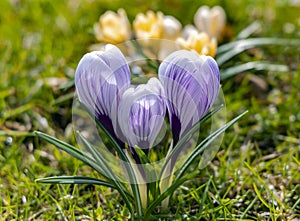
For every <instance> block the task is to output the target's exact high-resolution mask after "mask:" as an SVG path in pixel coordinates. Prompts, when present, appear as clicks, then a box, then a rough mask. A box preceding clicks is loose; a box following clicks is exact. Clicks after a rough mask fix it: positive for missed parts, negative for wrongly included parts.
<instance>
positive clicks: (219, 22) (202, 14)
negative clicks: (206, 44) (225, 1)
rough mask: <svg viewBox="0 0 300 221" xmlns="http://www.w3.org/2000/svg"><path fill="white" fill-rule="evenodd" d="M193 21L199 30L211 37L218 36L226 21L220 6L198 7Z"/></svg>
mask: <svg viewBox="0 0 300 221" xmlns="http://www.w3.org/2000/svg"><path fill="white" fill-rule="evenodd" d="M194 23H195V25H196V27H197V28H198V29H199V31H202V32H205V33H207V34H208V35H209V37H211V38H217V39H218V38H219V37H220V34H221V32H222V30H223V29H224V26H225V23H226V14H225V11H224V9H223V8H222V7H221V6H214V7H213V8H211V9H210V8H209V7H208V6H202V7H200V8H199V9H198V10H197V12H196V14H195V16H194Z"/></svg>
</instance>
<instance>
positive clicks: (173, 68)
mask: <svg viewBox="0 0 300 221" xmlns="http://www.w3.org/2000/svg"><path fill="white" fill-rule="evenodd" d="M158 75H159V79H160V81H161V82H162V85H163V87H164V90H165V96H166V99H167V101H166V102H167V108H168V111H169V118H170V124H171V129H172V134H173V141H174V145H175V144H176V143H177V142H178V140H179V139H180V137H181V136H182V135H183V134H184V133H185V132H187V131H188V129H190V128H191V127H192V126H193V125H194V124H195V123H197V122H198V121H199V120H200V119H201V117H202V116H203V115H204V114H205V113H206V112H207V111H208V110H209V109H210V108H211V106H212V105H213V103H214V101H215V99H216V97H217V95H218V93H219V87H220V73H219V68H218V65H217V63H216V62H215V60H214V59H213V58H211V57H209V56H205V55H200V56H199V55H198V54H197V53H196V52H193V51H186V50H180V51H176V52H174V53H172V54H171V55H169V56H168V57H167V58H166V59H165V60H164V61H163V62H162V64H161V65H160V67H159V70H158Z"/></svg>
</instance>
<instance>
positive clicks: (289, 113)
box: [0, 0, 300, 221]
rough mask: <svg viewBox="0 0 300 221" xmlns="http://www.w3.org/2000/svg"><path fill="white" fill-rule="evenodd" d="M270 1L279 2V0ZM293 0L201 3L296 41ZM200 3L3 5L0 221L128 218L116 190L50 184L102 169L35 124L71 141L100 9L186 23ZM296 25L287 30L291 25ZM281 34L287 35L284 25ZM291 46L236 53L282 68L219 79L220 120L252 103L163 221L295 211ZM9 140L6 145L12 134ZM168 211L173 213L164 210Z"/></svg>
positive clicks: (288, 215)
mask: <svg viewBox="0 0 300 221" xmlns="http://www.w3.org/2000/svg"><path fill="white" fill-rule="evenodd" d="M276 2H277V4H276ZM288 2H291V1H275V0H274V1H259V0H257V1H250V0H249V1H229V0H225V1H216V0H215V1H209V5H214V4H221V5H222V6H223V7H224V8H225V10H226V13H227V16H228V26H229V27H228V29H229V30H231V32H232V34H231V35H228V37H227V38H228V40H229V39H230V40H234V36H236V35H237V34H238V33H239V32H240V31H241V30H243V29H244V28H245V27H246V26H248V25H249V24H251V23H252V22H253V21H254V20H255V19H256V20H258V21H260V22H261V23H262V28H261V29H260V30H258V32H257V33H255V37H282V38H299V34H300V21H299V13H298V11H299V10H300V6H291V5H289V4H288ZM203 3H204V1H192V0H188V1H179V0H168V1H163V2H161V1H158V0H156V1H151V2H150V3H144V4H142V3H141V1H126V4H124V1H119V0H117V1H112V2H110V1H105V0H101V1H88V0H85V1H77V0H76V1H72V0H70V1H58V0H53V1H52V0H41V1H26V0H23V1H22V0H19V1H8V0H3V1H0V79H1V81H0V219H1V220H93V219H95V220H124V219H126V218H128V217H129V211H128V210H127V209H126V207H125V205H124V202H123V201H122V200H121V198H120V196H119V195H118V193H117V192H116V191H115V190H112V189H110V188H106V187H98V186H91V185H46V184H39V183H35V179H37V178H41V177H47V176H54V175H85V176H92V177H96V178H99V175H98V174H96V173H95V172H93V171H92V170H91V169H90V168H88V167H86V166H84V165H82V163H80V162H79V161H77V160H74V159H72V158H70V157H69V156H68V155H66V154H65V153H63V152H61V151H59V150H57V149H56V148H55V147H53V146H52V145H50V144H48V143H45V142H43V141H42V140H39V139H38V138H37V137H34V136H33V134H32V132H33V131H34V130H40V131H43V132H46V133H49V134H51V135H53V136H56V137H58V138H60V139H62V140H64V141H65V142H70V143H72V144H75V138H74V136H73V134H72V132H70V128H71V123H72V122H71V120H72V119H71V114H72V113H71V106H72V99H69V98H70V97H68V96H72V94H73V88H72V87H71V88H69V87H67V82H69V81H72V79H73V78H74V71H75V68H76V66H77V63H78V61H79V59H80V58H81V57H82V55H83V54H84V53H86V52H87V51H88V47H89V46H90V45H91V44H93V43H97V42H96V40H95V38H94V36H93V30H92V27H93V24H94V22H96V21H97V20H98V17H99V16H100V14H101V13H103V12H104V11H105V10H108V9H113V10H115V9H117V8H119V7H123V8H125V10H126V11H127V13H128V16H129V19H130V20H131V21H132V20H133V19H134V17H135V15H136V14H137V13H138V12H140V11H142V12H145V11H146V10H148V9H153V10H161V11H163V12H164V13H165V14H171V15H175V16H176V17H177V18H178V19H180V20H181V21H182V22H183V23H184V24H187V23H189V22H192V17H193V14H194V12H195V11H196V10H197V8H198V6H200V5H201V4H203ZM291 25H292V27H294V29H291V31H289V30H287V29H288V27H291ZM286 30H287V31H286ZM299 54H300V46H299V47H288V46H273V47H271V46H264V47H260V48H256V49H250V50H247V51H246V52H244V53H242V54H240V55H238V56H236V57H234V58H233V59H232V60H231V61H230V62H228V63H227V64H226V65H225V67H227V66H228V67H229V66H232V65H234V64H235V65H236V64H242V63H245V62H249V61H269V62H274V63H284V64H287V65H288V67H289V68H290V70H289V71H288V72H284V73H280V72H276V71H269V72H267V71H247V72H244V73H240V74H238V75H237V76H235V77H232V78H229V79H226V80H225V81H223V82H222V87H223V92H224V94H225V99H226V105H227V115H228V119H231V118H233V117H234V116H237V115H238V114H239V113H242V112H243V111H244V110H249V113H248V114H247V116H246V117H245V118H243V119H242V120H240V121H239V122H238V123H236V124H235V125H234V126H233V127H232V128H231V129H229V130H228V131H227V132H226V133H225V137H224V140H223V144H222V146H221V148H220V151H219V152H218V154H217V156H216V157H215V158H214V160H213V161H212V162H211V163H210V164H209V165H208V166H207V167H206V168H205V169H203V170H199V176H198V178H196V179H194V180H192V181H189V182H186V183H184V184H183V185H182V186H181V187H180V188H179V189H178V191H176V192H175V194H174V199H173V201H172V202H173V203H172V205H173V206H171V208H170V211H167V212H166V214H165V216H163V215H161V219H162V220H169V219H168V218H169V217H173V218H174V219H177V220H200V218H201V220H272V221H273V220H293V219H294V220H297V218H298V219H299V218H300V198H299V196H300V173H299V171H300V156H299V155H300V147H299V131H300V112H299V104H300V97H299V95H298V94H299V91H300V84H299V82H300V65H299V58H300V57H299ZM11 138H12V142H10V139H11ZM170 219H171V218H170Z"/></svg>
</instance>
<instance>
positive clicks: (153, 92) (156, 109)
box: [118, 78, 166, 153]
mask: <svg viewBox="0 0 300 221" xmlns="http://www.w3.org/2000/svg"><path fill="white" fill-rule="evenodd" d="M163 96H164V92H163V88H162V85H161V83H160V81H159V80H158V79H157V78H151V79H150V80H149V81H148V83H147V84H141V85H139V86H137V87H136V88H133V87H131V88H129V89H127V90H126V91H125V92H124V94H123V95H122V97H121V101H120V105H119V109H118V123H119V127H120V129H121V131H122V135H121V136H120V135H119V137H121V139H122V140H123V139H125V140H123V142H124V143H128V145H129V146H130V147H135V146H138V147H139V148H141V149H142V150H143V151H144V152H145V153H148V151H149V149H150V148H151V147H152V145H153V143H154V141H155V139H156V137H157V135H158V133H159V131H160V129H161V127H162V124H163V122H164V117H165V112H166V106H165V102H164V99H163Z"/></svg>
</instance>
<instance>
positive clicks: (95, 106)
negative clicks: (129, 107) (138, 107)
mask: <svg viewBox="0 0 300 221" xmlns="http://www.w3.org/2000/svg"><path fill="white" fill-rule="evenodd" d="M75 86H76V90H77V94H78V97H79V101H80V102H81V103H82V104H84V105H85V107H86V108H87V109H88V110H89V111H90V112H91V113H92V114H94V115H95V117H96V119H97V120H99V121H100V122H101V123H102V125H103V126H104V127H105V128H106V129H107V130H108V132H109V133H110V134H111V135H113V136H115V134H114V129H113V126H112V116H113V113H112V110H115V109H117V106H118V105H119V102H120V96H121V94H122V93H123V92H124V91H125V90H126V89H127V88H129V86H130V71H129V67H128V64H127V62H126V60H125V57H124V56H123V54H122V53H121V51H120V50H119V49H118V48H117V47H116V46H113V45H110V44H108V45H106V46H105V48H104V50H103V51H93V52H91V53H87V54H85V55H84V56H83V57H82V59H81V60H80V62H79V64H78V66H77V69H76V73H75Z"/></svg>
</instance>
